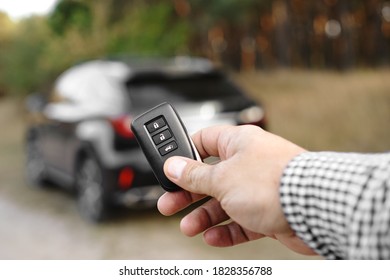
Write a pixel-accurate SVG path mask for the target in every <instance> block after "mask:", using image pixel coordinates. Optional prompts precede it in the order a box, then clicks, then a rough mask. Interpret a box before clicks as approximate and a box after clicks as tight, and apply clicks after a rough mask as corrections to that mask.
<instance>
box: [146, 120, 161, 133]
mask: <svg viewBox="0 0 390 280" xmlns="http://www.w3.org/2000/svg"><path fill="white" fill-rule="evenodd" d="M164 126H165V121H164V119H163V118H162V117H161V118H158V119H156V120H154V121H151V122H150V123H148V124H147V125H146V128H147V129H148V131H149V133H153V132H155V131H157V130H159V129H160V128H162V127H164Z"/></svg>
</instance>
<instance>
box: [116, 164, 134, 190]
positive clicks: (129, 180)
mask: <svg viewBox="0 0 390 280" xmlns="http://www.w3.org/2000/svg"><path fill="white" fill-rule="evenodd" d="M133 181H134V170H133V169H131V168H129V167H126V168H123V169H121V170H120V172H119V176H118V186H119V188H120V189H122V190H127V189H129V188H131V185H132V184H133Z"/></svg>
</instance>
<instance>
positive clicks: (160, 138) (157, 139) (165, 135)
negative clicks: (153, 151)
mask: <svg viewBox="0 0 390 280" xmlns="http://www.w3.org/2000/svg"><path fill="white" fill-rule="evenodd" d="M171 137H172V134H171V133H170V132H169V129H166V130H164V131H162V132H161V133H158V134H156V135H154V136H153V142H154V144H156V145H158V144H160V143H162V142H164V141H165V140H168V139H169V138H171Z"/></svg>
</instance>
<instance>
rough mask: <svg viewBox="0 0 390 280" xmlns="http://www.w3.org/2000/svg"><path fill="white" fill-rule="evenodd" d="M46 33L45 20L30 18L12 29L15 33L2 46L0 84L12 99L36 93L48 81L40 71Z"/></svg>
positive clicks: (47, 33)
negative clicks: (34, 91)
mask: <svg viewBox="0 0 390 280" xmlns="http://www.w3.org/2000/svg"><path fill="white" fill-rule="evenodd" d="M49 37H50V32H49V30H48V28H47V25H46V20H45V19H43V18H40V17H31V18H28V19H26V20H23V21H21V22H20V23H18V25H17V26H16V27H15V33H14V34H13V36H12V37H11V38H10V41H9V43H8V44H7V46H2V51H1V55H0V69H1V72H2V73H1V75H0V83H1V84H3V85H4V87H5V90H6V91H7V92H8V93H10V94H13V95H22V94H26V93H28V92H29V91H32V90H36V89H37V88H38V87H39V86H40V85H41V83H42V81H46V80H47V78H48V74H49V73H47V72H45V71H42V64H41V62H42V60H41V58H42V56H43V55H44V52H45V49H46V43H47V41H48V38H49Z"/></svg>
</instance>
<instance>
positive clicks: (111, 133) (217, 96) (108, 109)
mask: <svg viewBox="0 0 390 280" xmlns="http://www.w3.org/2000/svg"><path fill="white" fill-rule="evenodd" d="M162 102H169V103H171V104H172V105H173V106H174V107H175V108H176V109H177V111H178V113H179V114H180V115H181V117H182V119H183V122H184V123H185V125H186V127H187V129H188V131H189V133H190V134H191V133H193V132H195V131H197V130H198V129H200V128H202V127H206V126H211V125H214V124H234V125H236V124H244V123H250V124H254V125H258V126H261V127H264V125H265V123H264V121H265V118H264V113H263V109H262V108H261V107H260V106H259V105H258V104H255V102H254V101H253V100H251V99H249V98H248V97H247V96H246V95H245V94H244V93H243V92H242V91H241V90H240V89H239V88H238V87H237V86H235V85H234V84H233V83H232V82H231V81H230V80H229V79H228V78H227V77H226V75H224V74H223V73H222V72H221V71H220V70H218V69H216V68H215V67H213V65H212V64H211V63H210V62H209V61H208V60H205V59H201V58H188V57H175V58H169V59H168V58H167V59H104V60H94V61H89V62H85V63H82V64H78V65H75V66H73V67H71V68H70V69H69V70H67V71H65V72H64V73H63V74H62V75H60V76H59V77H58V79H57V80H56V82H55V84H54V87H53V89H52V91H51V93H50V94H49V95H48V96H46V97H44V95H41V94H34V95H31V96H30V97H29V98H27V108H28V110H29V112H30V114H29V116H30V117H29V125H28V130H27V133H26V153H27V156H26V158H27V160H26V175H27V178H28V180H29V182H30V183H31V184H39V185H40V184H42V183H43V182H46V181H48V180H49V181H50V182H52V183H55V184H56V185H60V186H63V187H65V188H68V189H71V190H75V191H76V193H77V197H78V204H79V209H80V212H81V214H82V215H83V216H84V217H86V218H87V219H89V220H92V221H100V220H102V219H103V218H104V217H106V214H107V213H108V212H109V209H110V208H111V207H112V206H114V205H118V204H119V205H127V206H133V207H141V206H142V207H145V206H146V207H150V206H155V203H156V200H157V199H158V197H159V196H160V195H161V194H162V189H161V187H160V186H158V183H157V180H156V179H155V177H154V175H153V173H152V171H151V169H150V167H149V164H148V163H147V161H146V158H145V157H144V155H143V153H142V152H141V150H140V148H139V147H138V144H137V142H136V140H135V138H134V135H133V133H132V131H131V129H130V123H131V120H132V118H133V117H135V116H136V115H138V114H140V113H142V112H144V111H146V110H147V109H150V108H152V107H153V106H155V105H158V104H160V103H162Z"/></svg>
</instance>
